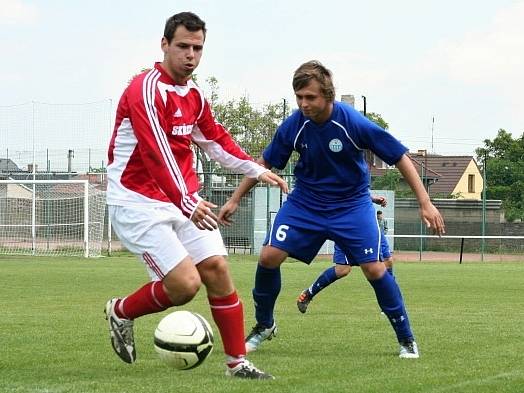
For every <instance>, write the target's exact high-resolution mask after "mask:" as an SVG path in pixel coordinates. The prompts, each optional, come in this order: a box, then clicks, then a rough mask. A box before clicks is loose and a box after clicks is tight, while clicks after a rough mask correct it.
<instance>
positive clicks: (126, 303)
mask: <svg viewBox="0 0 524 393" xmlns="http://www.w3.org/2000/svg"><path fill="white" fill-rule="evenodd" d="M172 305H173V303H171V300H169V298H168V297H167V294H166V292H165V291H164V286H163V285H162V281H151V282H149V283H147V284H146V285H144V286H143V287H142V288H140V289H139V290H137V291H136V292H135V293H133V294H131V295H129V296H126V297H125V298H123V299H120V300H119V301H118V302H117V303H116V305H115V312H116V314H117V316H118V317H120V318H125V319H131V320H132V319H135V318H138V317H141V316H142V315H147V314H153V313H156V312H159V311H163V310H165V309H166V308H169V307H171V306H172Z"/></svg>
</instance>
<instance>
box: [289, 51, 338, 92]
mask: <svg viewBox="0 0 524 393" xmlns="http://www.w3.org/2000/svg"><path fill="white" fill-rule="evenodd" d="M313 79H315V80H316V81H318V83H320V91H321V92H322V95H323V96H324V98H325V99H326V100H328V101H330V102H332V101H334V100H335V87H334V86H333V77H332V74H331V71H329V70H328V69H327V68H326V67H324V66H323V65H322V63H321V62H320V61H317V60H311V61H308V62H307V63H304V64H302V65H301V66H300V67H298V68H297V70H296V71H295V74H294V75H293V90H294V91H297V90H300V89H303V88H304V87H306V86H307V85H309V83H310V82H311V81H312V80H313Z"/></svg>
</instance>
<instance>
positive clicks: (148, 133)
mask: <svg viewBox="0 0 524 393" xmlns="http://www.w3.org/2000/svg"><path fill="white" fill-rule="evenodd" d="M130 88H132V89H133V90H134V92H131V96H132V98H133V101H132V102H129V107H130V113H131V122H132V124H133V130H134V133H135V137H136V138H137V141H138V143H137V147H138V149H139V151H140V156H141V158H142V161H143V163H144V166H145V168H144V170H147V171H148V172H149V174H150V175H151V177H153V179H155V182H156V183H157V184H158V186H159V187H160V188H161V189H162V191H163V192H164V193H165V194H166V196H167V197H168V198H169V200H170V201H171V202H172V203H173V204H174V205H175V206H177V207H178V208H179V209H180V210H181V211H182V213H183V214H184V215H185V216H186V217H188V218H190V219H191V220H192V221H193V222H194V223H195V225H196V226H197V227H198V228H199V229H208V230H212V229H215V228H217V227H218V226H217V222H216V221H217V217H216V215H215V214H214V213H213V212H212V211H211V209H212V208H213V207H216V206H215V205H213V204H212V203H210V202H207V201H204V200H202V198H200V197H199V196H198V195H197V194H189V193H188V189H187V185H186V181H185V179H184V177H183V176H182V174H181V171H180V169H179V168H178V163H177V161H176V159H175V157H174V155H173V152H172V151H171V149H170V148H169V142H168V140H167V137H166V133H165V131H164V129H165V128H166V127H167V125H166V124H163V123H164V121H163V118H164V117H163V116H162V114H163V112H164V111H165V106H164V104H163V102H162V100H161V98H160V97H158V96H156V94H155V92H154V91H151V94H149V95H148V94H146V95H144V94H143V92H142V85H139V84H137V86H130ZM151 89H152V90H153V89H155V87H154V86H152V87H151ZM151 107H154V108H155V110H154V111H151V110H150V109H149V108H151ZM166 147H167V148H166Z"/></svg>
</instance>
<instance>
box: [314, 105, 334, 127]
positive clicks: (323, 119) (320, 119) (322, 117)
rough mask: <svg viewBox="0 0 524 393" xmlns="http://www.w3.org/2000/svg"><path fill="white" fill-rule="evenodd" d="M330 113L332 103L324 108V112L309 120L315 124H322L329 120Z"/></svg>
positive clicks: (331, 111)
mask: <svg viewBox="0 0 524 393" xmlns="http://www.w3.org/2000/svg"><path fill="white" fill-rule="evenodd" d="M332 113H333V103H330V104H329V105H328V106H327V107H326V110H324V111H322V112H321V113H319V114H318V115H317V116H315V117H314V118H311V120H313V121H314V122H315V123H317V124H324V123H325V122H326V121H328V120H329V118H330V117H331V114H332Z"/></svg>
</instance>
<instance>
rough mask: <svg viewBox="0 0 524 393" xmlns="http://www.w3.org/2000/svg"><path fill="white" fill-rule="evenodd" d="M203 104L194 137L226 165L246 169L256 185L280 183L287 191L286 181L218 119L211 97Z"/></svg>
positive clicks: (277, 184) (213, 156)
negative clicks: (214, 116) (261, 162)
mask: <svg viewBox="0 0 524 393" xmlns="http://www.w3.org/2000/svg"><path fill="white" fill-rule="evenodd" d="M203 105H204V108H203V111H202V113H201V115H200V117H199V119H198V120H197V126H198V127H197V128H196V129H193V133H192V138H193V141H194V142H195V143H196V144H197V145H198V146H200V147H201V148H202V149H203V150H204V151H205V152H206V153H207V154H208V155H209V157H210V158H211V159H213V160H215V161H217V162H218V163H220V165H222V166H223V167H224V168H227V169H230V170H232V171H234V172H237V173H243V174H244V175H246V176H247V177H248V178H251V179H252V182H250V183H253V185H254V184H256V183H257V182H258V181H262V182H264V183H267V184H270V185H272V186H279V187H280V189H281V190H282V191H283V192H285V193H287V192H288V185H287V183H286V181H285V180H284V179H282V178H281V177H280V176H278V175H277V174H275V173H273V172H271V171H270V170H269V169H267V168H265V167H264V166H262V165H259V164H258V163H257V162H255V161H254V160H253V158H252V157H251V156H250V155H249V154H247V153H246V152H244V150H242V148H241V147H240V146H239V145H238V144H237V143H236V142H235V140H234V139H233V138H232V137H231V135H230V134H229V132H227V130H226V129H225V128H224V127H223V126H222V125H221V124H219V123H217V122H216V121H215V119H214V118H213V115H212V114H211V110H210V108H209V104H208V103H207V101H205V100H204V101H203Z"/></svg>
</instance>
